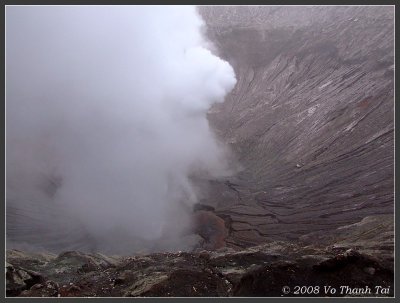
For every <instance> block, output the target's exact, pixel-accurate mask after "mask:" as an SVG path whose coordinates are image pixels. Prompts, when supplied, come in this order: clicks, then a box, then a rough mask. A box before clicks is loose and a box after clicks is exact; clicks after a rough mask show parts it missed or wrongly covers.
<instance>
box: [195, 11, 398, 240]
mask: <svg viewBox="0 0 400 303" xmlns="http://www.w3.org/2000/svg"><path fill="white" fill-rule="evenodd" d="M200 12H201V14H202V15H203V17H204V19H205V20H206V22H207V25H208V36H209V37H210V39H211V40H212V41H213V42H214V44H215V46H216V48H217V49H218V50H219V52H220V55H221V56H222V57H223V58H224V59H226V60H228V61H229V62H230V63H231V64H232V65H233V66H234V69H235V72H236V75H237V79H238V83H237V85H236V87H235V89H234V90H233V91H232V93H231V94H230V95H229V96H228V98H227V99H226V101H225V102H224V103H223V104H219V105H217V106H215V107H214V108H213V109H212V110H211V111H210V113H209V120H210V122H211V124H212V126H213V128H214V129H215V131H216V132H217V134H218V135H219V137H220V138H221V139H222V140H223V141H224V142H226V143H227V144H229V145H230V146H231V148H232V150H233V151H234V152H235V154H236V155H237V157H238V160H239V161H240V163H241V165H242V166H243V170H242V171H241V172H240V173H239V174H238V175H237V177H236V178H235V179H232V180H229V181H226V182H221V181H215V182H209V185H210V186H211V190H210V192H209V196H208V198H207V199H206V200H204V203H208V204H210V205H212V206H213V207H215V209H216V212H217V213H218V214H219V215H221V216H222V217H224V218H227V219H228V220H227V221H228V222H229V225H230V236H229V239H228V244H229V245H232V246H242V247H245V246H248V245H254V244H259V243H262V242H264V241H267V240H294V239H298V238H299V237H300V236H303V235H306V234H309V233H312V234H311V235H313V234H318V232H320V233H321V232H325V233H329V232H331V231H332V232H334V230H335V229H336V228H337V227H340V226H344V225H347V224H351V223H355V222H357V221H360V220H361V219H363V218H364V217H366V216H368V215H371V214H393V208H394V183H393V178H394V175H393V174H394V168H393V164H394V150H393V149H394V92H393V86H394V28H393V25H394V24H393V21H394V10H393V8H392V7H295V8H294V7H201V8H200Z"/></svg>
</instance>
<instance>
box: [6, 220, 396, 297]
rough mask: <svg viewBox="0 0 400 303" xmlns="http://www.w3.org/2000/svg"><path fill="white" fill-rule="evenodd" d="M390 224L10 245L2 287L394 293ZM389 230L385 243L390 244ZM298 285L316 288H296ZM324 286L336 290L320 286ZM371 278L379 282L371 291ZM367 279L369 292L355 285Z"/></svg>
mask: <svg viewBox="0 0 400 303" xmlns="http://www.w3.org/2000/svg"><path fill="white" fill-rule="evenodd" d="M382 221H385V222H387V224H386V226H381V224H382ZM391 230H393V220H392V218H391V216H389V217H384V216H379V217H368V218H366V219H364V220H363V221H362V222H359V223H358V224H356V225H353V226H348V227H345V228H342V229H339V230H337V231H336V236H335V239H334V242H335V241H336V242H337V243H336V244H335V245H328V246H326V245H325V244H322V243H323V242H324V241H323V240H321V241H319V242H318V245H314V244H307V243H306V241H304V242H301V243H293V242H292V243H289V242H284V241H273V242H268V243H264V244H261V245H258V246H253V247H250V248H247V249H239V250H235V249H232V248H227V247H225V248H220V249H218V250H213V251H207V250H198V251H195V252H175V253H154V254H149V255H140V254H139V255H134V256H129V257H120V256H105V255H102V254H99V253H96V254H87V253H86V254H85V253H81V252H77V251H68V252H64V253H61V254H59V255H54V254H49V253H40V254H39V253H26V252H22V251H18V250H9V251H8V252H7V263H6V278H7V286H6V288H7V289H6V291H7V295H8V296H22V297H42V296H46V297H47V296H50V297H74V296H79V297H98V296H101V297H104V296H106V297H110V296H117V297H122V296H128V297H131V296H146V297H152V296H162V297H184V296H190V297H197V296H207V297H217V296H277V297H279V296H282V295H284V296H318V297H324V296H359V295H362V296H393V270H392V269H391V268H392V266H393V256H391V254H390V253H388V252H387V249H385V248H384V247H383V244H379V243H380V240H381V239H382V238H381V237H380V234H381V233H383V232H384V231H386V232H387V233H389V234H390V231H391ZM389 234H388V235H387V236H388V237H387V239H386V240H385V245H387V246H391V245H393V241H390V238H391V239H392V240H393V235H392V237H390V235H389ZM322 238H323V237H322ZM363 241H367V243H368V244H367V245H363ZM327 242H329V243H332V239H329V240H328V241H327ZM358 245H361V246H358ZM353 248H357V249H358V250H355V249H353ZM284 286H288V287H289V288H290V291H289V292H288V293H283V291H282V288H283V287H284ZM296 286H319V289H317V288H315V289H314V290H313V291H312V292H311V293H296ZM324 286H331V287H332V288H334V289H336V290H337V291H336V293H333V294H332V293H330V292H328V293H325V288H324ZM341 286H343V287H344V286H348V287H349V289H347V288H346V289H341V288H340V287H341ZM377 286H380V287H382V289H384V290H383V291H381V289H380V288H379V291H378V293H376V287H377ZM366 287H369V288H370V289H371V293H362V292H361V290H360V289H361V288H362V289H365V288H366ZM350 289H351V290H350Z"/></svg>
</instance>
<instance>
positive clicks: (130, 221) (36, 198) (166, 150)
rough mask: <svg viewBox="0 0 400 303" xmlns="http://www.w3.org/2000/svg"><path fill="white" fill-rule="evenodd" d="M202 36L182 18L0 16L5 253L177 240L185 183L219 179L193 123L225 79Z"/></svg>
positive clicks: (183, 218) (213, 146)
mask: <svg viewBox="0 0 400 303" xmlns="http://www.w3.org/2000/svg"><path fill="white" fill-rule="evenodd" d="M203 26H204V24H203V21H202V19H201V18H200V16H199V15H198V14H197V12H196V9H195V7H192V6H176V7H175V6H56V7H52V6H29V7H24V6H16V7H13V6H9V7H7V9H6V144H7V147H6V156H7V159H6V164H7V167H6V169H7V189H6V190H7V236H8V237H9V238H10V239H9V240H10V242H9V243H11V241H13V242H14V241H15V242H27V243H29V242H32V243H33V242H35V244H36V245H37V246H38V247H40V246H43V247H50V248H54V249H66V248H67V246H68V245H69V246H68V248H70V247H73V245H76V246H77V247H79V245H78V244H77V243H75V242H79V241H78V238H79V237H81V238H82V239H83V240H81V241H92V242H94V243H95V244H94V245H95V248H93V247H92V249H99V250H103V251H107V250H108V251H114V250H115V251H126V250H128V251H127V252H129V251H134V250H138V249H141V248H142V247H139V245H143V241H145V242H146V243H150V244H151V245H153V247H154V246H165V247H167V246H168V245H171V243H172V242H174V241H175V242H177V243H178V242H179V241H180V232H181V231H182V230H184V229H185V228H186V227H187V225H188V224H189V215H188V213H187V211H186V208H185V207H184V206H185V205H186V206H188V208H189V209H190V207H191V205H192V204H193V203H195V202H196V199H197V198H196V197H197V196H196V191H195V189H194V187H193V185H192V183H191V181H190V179H189V176H190V175H192V174H196V173H197V174H198V173H202V174H203V175H206V176H207V177H210V178H218V177H220V176H224V175H228V174H229V169H228V165H227V161H226V155H225V152H224V149H223V148H222V147H221V146H220V145H219V144H218V142H217V141H216V139H215V138H214V136H213V133H212V131H211V130H210V129H209V126H208V122H207V118H206V112H207V110H208V109H209V108H210V106H211V105H212V104H213V103H215V102H222V101H223V100H224V97H225V95H226V94H227V93H228V92H229V91H230V90H231V89H232V88H233V86H234V85H235V83H236V80H235V75H234V72H233V69H232V68H231V66H230V65H229V64H228V63H227V62H225V61H223V60H221V59H220V58H218V57H216V56H215V55H213V54H212V53H211V52H210V51H209V50H208V49H207V41H205V39H204V38H203V36H202V35H201V33H202V28H203ZM84 234H85V235H86V234H87V235H88V236H87V237H86V236H85V237H84ZM61 238H63V239H61ZM79 239H80V238H79ZM85 239H86V240H85ZM138 239H139V240H140V241H142V242H140V241H139V240H138ZM160 239H164V242H168V243H167V244H165V243H164V242H162V243H164V244H162V245H161V244H160V243H161V240H160ZM166 239H169V240H166ZM57 241H60V244H56V242H57ZM138 241H139V242H138ZM61 242H62V243H61ZM138 243H140V244H138ZM67 244H68V245H67Z"/></svg>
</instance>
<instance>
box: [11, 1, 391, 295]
mask: <svg viewBox="0 0 400 303" xmlns="http://www.w3.org/2000/svg"><path fill="white" fill-rule="evenodd" d="M199 11H200V13H201V15H202V16H203V18H204V19H205V21H206V24H207V35H208V37H209V38H210V40H211V41H212V42H213V44H214V46H215V51H216V52H217V53H218V54H219V55H220V56H221V57H223V58H224V59H225V60H227V61H229V62H230V64H231V65H232V66H233V67H234V69H235V73H236V77H237V80H238V82H237V85H236V87H235V88H234V90H233V91H232V92H231V93H230V94H229V96H228V98H227V99H226V100H225V102H224V103H221V104H218V105H216V106H214V107H213V108H212V109H211V110H210V111H209V113H208V118H209V121H210V124H211V126H212V128H213V129H214V131H215V133H216V135H217V136H218V138H219V139H220V140H221V141H222V142H224V143H225V144H226V145H228V146H229V147H230V149H231V150H232V155H233V158H234V159H235V162H236V163H239V164H240V169H239V170H238V172H237V173H236V174H235V175H234V176H232V177H231V178H229V179H226V180H195V181H196V182H197V184H198V186H199V188H200V189H203V191H202V192H203V193H205V195H204V197H203V199H202V200H201V201H200V203H199V204H197V205H196V206H195V213H194V221H195V223H196V224H195V225H196V228H195V230H194V231H193V232H194V233H196V234H198V235H200V237H201V238H202V242H201V247H198V248H197V249H195V250H194V251H186V252H165V253H153V254H135V255H131V256H105V255H102V254H99V253H91V254H89V253H83V252H79V251H68V252H63V253H61V254H58V255H57V254H51V253H28V252H26V251H20V250H8V251H7V258H6V261H7V262H6V279H7V284H6V291H7V296H30V297H41V296H55V297H60V296H61V297H64V296H89V297H95V296H166V297H168V296H173V297H177V296H178V297H179V296H209V297H214V296H282V295H284V296H322V297H323V296H358V295H362V296H393V295H394V292H393V291H394V290H393V288H394V285H393V276H394V273H393V263H394V257H393V250H394V244H393V243H394V218H393V212H394V167H393V164H394V24H393V23H394V9H393V8H392V7H256V6H252V7H234V6H232V7H207V6H202V7H200V8H199ZM67 236H68V235H66V237H67ZM284 286H288V287H289V288H290V291H289V292H288V293H284V292H283V291H282V288H283V287H284ZM295 286H320V289H319V291H318V293H316V291H315V290H314V292H312V293H303V294H295V293H294V291H295V289H296V288H295ZM324 286H331V287H332V288H335V289H337V292H336V293H325V291H324ZM340 286H349V287H350V288H353V289H359V291H357V290H355V291H353V292H351V291H349V292H346V291H344V292H341V291H340ZM366 286H368V287H370V288H371V289H372V293H362V292H361V290H360V288H365V287H366ZM376 286H381V287H382V289H386V290H387V291H386V290H385V291H383V292H380V293H375V287H376Z"/></svg>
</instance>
